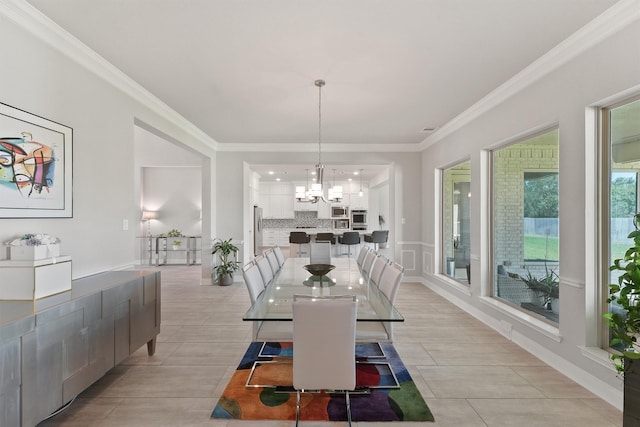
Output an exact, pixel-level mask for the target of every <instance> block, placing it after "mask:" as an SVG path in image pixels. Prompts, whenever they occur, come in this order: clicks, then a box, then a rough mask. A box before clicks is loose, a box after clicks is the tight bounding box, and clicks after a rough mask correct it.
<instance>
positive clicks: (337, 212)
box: [331, 206, 349, 218]
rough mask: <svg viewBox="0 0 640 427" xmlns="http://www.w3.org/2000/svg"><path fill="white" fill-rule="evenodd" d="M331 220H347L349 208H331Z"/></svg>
mask: <svg viewBox="0 0 640 427" xmlns="http://www.w3.org/2000/svg"><path fill="white" fill-rule="evenodd" d="M331 218H349V207H348V206H331Z"/></svg>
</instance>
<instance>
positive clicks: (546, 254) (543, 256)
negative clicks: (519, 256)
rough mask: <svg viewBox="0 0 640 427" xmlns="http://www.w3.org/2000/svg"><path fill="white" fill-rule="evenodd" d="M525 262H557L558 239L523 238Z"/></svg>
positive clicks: (543, 237)
mask: <svg viewBox="0 0 640 427" xmlns="http://www.w3.org/2000/svg"><path fill="white" fill-rule="evenodd" d="M524 259H525V261H544V260H547V261H556V262H557V261H558V260H559V259H560V258H559V254H558V238H557V237H547V236H524Z"/></svg>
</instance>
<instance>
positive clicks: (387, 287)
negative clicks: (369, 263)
mask: <svg viewBox="0 0 640 427" xmlns="http://www.w3.org/2000/svg"><path fill="white" fill-rule="evenodd" d="M403 274H404V267H402V266H401V265H399V264H396V263H394V264H389V265H387V267H386V268H385V269H384V271H383V272H382V275H381V276H380V284H379V287H380V290H381V291H382V293H383V294H385V295H386V297H387V298H388V299H389V301H391V304H393V302H394V301H395V299H396V295H397V294H398V288H399V287H400V280H402V276H403Z"/></svg>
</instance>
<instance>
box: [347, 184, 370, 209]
mask: <svg viewBox="0 0 640 427" xmlns="http://www.w3.org/2000/svg"><path fill="white" fill-rule="evenodd" d="M359 192H360V190H359V189H358V191H357V192H355V193H351V194H349V209H351V210H353V209H364V210H368V209H369V190H368V189H367V188H363V189H362V193H363V195H362V196H361V195H360V194H358V193H359Z"/></svg>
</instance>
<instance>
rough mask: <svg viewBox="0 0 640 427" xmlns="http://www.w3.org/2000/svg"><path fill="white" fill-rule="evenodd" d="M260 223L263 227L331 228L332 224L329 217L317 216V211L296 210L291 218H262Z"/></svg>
mask: <svg viewBox="0 0 640 427" xmlns="http://www.w3.org/2000/svg"><path fill="white" fill-rule="evenodd" d="M262 224H263V226H264V228H296V227H309V228H332V226H333V223H332V221H331V220H330V219H321V218H318V213H317V212H305V211H296V212H295V218H293V219H290V218H287V219H264V220H263V222H262Z"/></svg>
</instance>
